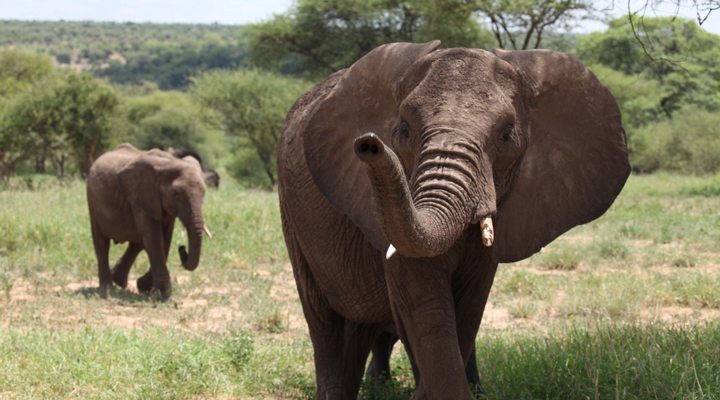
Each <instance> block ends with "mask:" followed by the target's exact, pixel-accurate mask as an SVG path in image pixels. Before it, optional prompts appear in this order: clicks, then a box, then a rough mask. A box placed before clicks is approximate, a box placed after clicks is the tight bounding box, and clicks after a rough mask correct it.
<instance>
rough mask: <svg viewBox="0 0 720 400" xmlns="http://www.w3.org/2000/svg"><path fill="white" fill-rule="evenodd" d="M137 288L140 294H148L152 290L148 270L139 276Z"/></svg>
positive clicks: (150, 275) (151, 280) (151, 281)
mask: <svg viewBox="0 0 720 400" xmlns="http://www.w3.org/2000/svg"><path fill="white" fill-rule="evenodd" d="M137 288H138V291H139V292H140V293H148V292H149V291H151V290H152V288H153V277H152V272H151V271H150V270H148V272H146V273H145V275H143V276H141V277H139V278H138V280H137Z"/></svg>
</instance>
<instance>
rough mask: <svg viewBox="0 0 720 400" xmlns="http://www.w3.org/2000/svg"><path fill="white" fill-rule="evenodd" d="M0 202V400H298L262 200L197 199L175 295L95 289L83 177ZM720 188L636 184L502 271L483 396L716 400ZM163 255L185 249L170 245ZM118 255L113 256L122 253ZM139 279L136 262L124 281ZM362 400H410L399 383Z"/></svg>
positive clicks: (305, 363) (286, 311)
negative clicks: (198, 246)
mask: <svg viewBox="0 0 720 400" xmlns="http://www.w3.org/2000/svg"><path fill="white" fill-rule="evenodd" d="M9 184H10V185H11V186H12V190H4V191H1V192H0V204H3V207H2V208H0V298H1V299H2V306H0V345H1V346H2V348H3V349H5V351H4V352H3V356H2V357H0V387H1V388H2V391H0V394H1V396H2V397H3V398H13V399H14V398H17V399H24V398H83V399H87V398H97V399H101V398H129V399H163V398H178V399H180V398H187V399H190V398H273V399H278V398H280V399H304V398H307V397H309V396H311V395H312V393H313V391H314V389H313V387H314V377H313V364H312V348H311V346H310V342H309V339H308V335H307V330H306V327H305V322H304V319H303V317H302V311H301V309H300V305H299V302H298V301H297V295H296V293H295V284H294V280H293V276H292V272H291V270H290V266H289V263H288V260H287V256H286V252H285V249H284V241H283V238H282V234H281V230H280V218H279V210H278V207H277V204H276V195H275V194H274V193H273V192H268V191H258V190H251V189H242V188H240V187H238V186H237V184H235V183H230V184H225V185H222V186H221V187H220V188H219V190H213V191H209V192H208V194H207V198H206V206H205V210H206V223H207V224H208V226H209V227H210V229H211V230H212V231H213V233H214V238H213V239H212V240H210V241H207V243H206V244H205V246H204V250H205V251H204V252H203V258H202V260H201V266H200V267H199V268H198V270H196V271H194V272H188V271H185V270H184V269H183V268H182V267H181V266H180V265H179V260H178V259H177V255H176V254H175V252H174V251H173V252H171V257H170V261H169V265H170V268H171V269H172V271H171V276H172V277H173V280H174V282H173V288H174V294H173V298H172V299H171V300H170V301H169V302H166V303H157V302H154V301H153V300H152V299H151V298H150V297H147V296H145V295H141V294H138V293H137V291H136V290H135V289H134V285H133V284H132V283H131V285H130V286H131V287H132V289H131V290H128V291H123V290H120V289H116V290H114V291H112V292H111V293H110V297H109V299H102V298H100V296H99V292H98V290H97V272H96V267H95V259H94V255H93V250H92V243H91V241H90V238H89V226H88V224H89V223H88V217H87V209H86V208H87V207H86V204H85V199H84V184H83V182H82V181H69V182H65V183H58V182H57V181H56V180H53V179H47V177H41V176H35V177H33V179H32V180H30V179H29V178H27V179H21V178H12V179H11V180H10V183H9ZM719 208H720V175H715V176H712V177H695V178H688V177H685V176H676V175H666V174H654V175H640V176H632V177H631V178H630V181H629V183H628V185H627V187H626V189H625V190H624V191H623V193H622V194H621V195H620V197H619V198H618V200H617V202H616V203H615V204H614V205H613V207H612V208H611V210H610V211H609V212H608V213H607V214H606V215H605V216H604V217H602V218H600V219H599V220H597V221H595V222H593V223H591V224H589V225H587V226H583V227H580V228H577V229H574V230H572V231H571V232H569V233H568V234H566V235H564V236H563V237H561V238H560V239H559V240H557V241H556V242H554V243H553V244H551V245H550V246H548V247H546V248H545V249H544V250H543V251H542V252H541V253H539V254H537V255H535V256H534V257H532V258H531V259H529V260H526V261H523V262H520V263H515V264H508V265H502V266H501V267H500V269H499V272H498V275H497V278H496V282H495V286H494V288H493V291H492V293H491V298H490V303H489V306H488V310H487V312H486V315H485V319H484V322H483V326H482V328H481V330H480V334H479V336H478V339H477V344H478V350H477V351H478V360H479V363H480V373H481V376H482V377H483V379H484V383H485V388H486V390H487V395H486V397H485V398H488V399H538V398H543V399H544V398H555V399H570V398H572V399H575V398H616V397H619V398H626V399H647V398H662V399H670V398H697V399H701V398H714V394H715V393H719V392H720V381H719V380H718V376H720V369H719V368H720V367H719V366H720V353H718V348H720V325H718V318H720V296H718V293H720V270H718V268H717V266H718V265H719V264H720V251H719V250H718V247H717V243H718V241H720V230H718V229H717V227H718V224H720V215H719V214H718V213H717V212H716V210H717V209H719ZM174 240H175V243H173V246H172V247H173V248H176V247H177V245H179V244H182V243H184V242H185V240H186V239H185V238H184V236H183V234H182V233H180V232H179V231H177V232H175V237H174ZM123 250H124V246H119V245H118V246H114V247H113V248H112V258H113V259H115V258H116V257H119V256H120V254H121V253H122V251H123ZM147 268H148V261H147V258H146V257H145V256H141V257H139V258H138V261H137V264H136V265H135V267H134V268H133V270H132V271H131V276H130V278H131V282H133V281H134V279H137V278H138V277H139V276H140V275H141V274H142V273H144V272H145V271H146V270H147ZM392 365H393V373H394V374H395V377H396V380H395V381H394V383H393V384H391V385H389V386H387V387H375V386H372V385H369V386H366V387H365V388H364V389H363V394H362V398H363V399H398V400H399V399H407V398H409V397H410V393H411V390H412V386H413V383H412V372H411V370H410V367H409V364H408V362H407V360H406V359H405V356H404V355H403V353H398V354H397V355H396V356H395V357H394V358H393V364H392Z"/></svg>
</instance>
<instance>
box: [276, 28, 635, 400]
mask: <svg viewBox="0 0 720 400" xmlns="http://www.w3.org/2000/svg"><path fill="white" fill-rule="evenodd" d="M438 45H439V42H431V43H426V44H410V43H394V44H389V45H384V46H380V47H378V48H376V49H374V50H373V51H371V52H370V53H368V54H367V55H365V56H364V57H363V58H361V59H360V60H358V61H357V62H356V63H355V64H353V65H352V66H351V67H350V68H348V69H345V70H342V71H338V72H336V73H335V74H333V75H331V76H330V77H328V79H326V80H325V81H323V82H321V83H319V84H318V85H317V86H315V88H313V89H312V90H310V91H309V92H308V93H306V94H305V95H304V96H302V97H301V98H300V99H299V100H298V101H297V102H296V104H295V105H294V106H293V108H292V109H291V110H290V112H289V113H288V116H287V119H286V125H285V129H284V131H283V134H282V137H281V140H280V143H279V148H278V175H279V181H278V182H279V196H280V208H281V215H282V221H283V231H284V233H285V240H286V244H287V247H288V253H289V255H290V259H291V262H292V266H293V272H294V275H295V280H296V283H297V288H298V293H299V295H300V300H301V302H302V305H303V311H304V314H305V318H306V320H307V324H308V328H309V332H310V337H311V340H312V343H313V348H314V359H315V372H316V383H317V398H318V399H323V400H325V399H354V398H356V397H357V393H358V390H359V386H360V382H361V379H362V375H363V369H364V366H365V362H366V359H367V356H368V353H369V352H370V349H371V347H372V346H373V344H374V343H376V340H377V338H378V337H379V335H380V334H381V333H382V332H387V326H388V325H389V324H392V325H393V326H394V330H395V331H396V332H397V334H398V336H399V337H400V339H401V340H402V342H403V344H404V346H405V349H406V351H407V352H408V354H409V355H410V358H411V359H412V360H413V361H414V362H415V364H416V367H417V375H416V380H417V389H416V393H415V397H416V398H417V399H470V391H469V388H468V384H467V379H466V376H465V371H464V369H465V365H466V364H467V362H468V360H469V359H470V357H471V352H472V349H473V347H474V340H475V336H476V334H477V331H478V328H479V325H480V321H481V318H482V314H483V310H484V308H485V303H486V301H487V299H488V295H489V292H490V288H491V286H492V283H493V278H494V276H495V271H496V268H497V265H498V263H499V262H513V261H517V260H521V259H524V258H527V257H529V256H530V255H532V254H533V253H535V252H537V251H539V250H540V249H541V248H542V247H543V246H545V245H547V244H548V243H550V242H551V241H552V240H553V239H555V238H556V237H557V236H559V235H561V234H562V233H563V232H565V231H567V230H568V229H570V228H572V227H573V226H576V225H579V224H583V223H586V222H588V221H591V220H593V219H595V218H597V217H599V216H600V215H602V214H603V213H604V212H605V211H606V210H607V208H608V207H609V206H610V205H611V204H612V202H613V200H614V199H615V197H616V196H617V194H618V193H619V192H620V190H621V189H622V187H623V185H624V183H625V180H626V179H627V176H628V174H629V172H630V168H629V165H628V160H627V147H626V138H625V132H624V130H623V128H622V124H621V120H620V113H619V110H618V107H617V104H616V102H615V100H614V98H613V97H612V95H611V94H610V92H609V91H608V90H607V88H605V87H604V86H603V85H602V84H601V83H600V82H598V80H597V79H596V78H595V76H594V75H593V74H592V73H591V72H590V71H589V70H588V69H587V68H585V66H583V65H582V64H581V63H580V62H579V61H578V60H576V59H575V58H573V57H572V56H569V55H566V54H562V53H557V52H551V51H544V50H538V51H501V50H499V51H495V52H488V51H484V50H477V49H444V50H438V49H437V47H438ZM486 217H490V218H492V220H493V222H494V226H495V234H494V243H492V246H490V247H486V246H484V245H483V244H482V239H481V232H480V227H479V224H478V222H479V221H481V220H482V219H484V218H486ZM391 243H392V244H393V245H394V247H395V248H396V249H397V253H396V254H395V255H394V256H393V257H392V258H390V259H389V260H386V259H385V252H386V249H387V248H388V246H389V245H390V244H391ZM479 356H480V357H482V355H479Z"/></svg>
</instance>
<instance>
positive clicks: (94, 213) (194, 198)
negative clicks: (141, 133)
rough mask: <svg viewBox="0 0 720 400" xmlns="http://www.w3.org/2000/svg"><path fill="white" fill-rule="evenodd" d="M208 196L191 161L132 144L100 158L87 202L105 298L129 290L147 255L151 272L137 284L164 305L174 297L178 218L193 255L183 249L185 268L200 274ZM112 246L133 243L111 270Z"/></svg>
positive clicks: (196, 165)
mask: <svg viewBox="0 0 720 400" xmlns="http://www.w3.org/2000/svg"><path fill="white" fill-rule="evenodd" d="M204 196H205V184H204V182H203V175H202V170H201V168H200V163H199V162H198V161H197V160H196V159H195V158H194V157H191V156H188V157H184V158H176V157H175V156H173V155H172V154H170V153H168V152H165V151H161V150H157V149H153V150H149V151H140V150H138V149H136V148H135V147H133V146H132V145H130V144H122V145H120V146H118V147H117V148H116V149H115V150H112V151H109V152H107V153H105V154H103V155H102V156H100V157H99V158H98V159H97V160H96V161H95V162H94V163H93V165H92V167H91V168H90V173H89V174H88V180H87V199H88V206H89V209H90V225H91V229H92V238H93V245H94V246H95V255H96V257H97V262H98V275H99V278H100V288H101V289H102V291H103V293H106V292H107V289H108V288H109V286H110V285H111V284H112V282H115V283H116V284H118V285H119V286H120V287H123V288H125V287H127V279H128V273H129V272H130V267H131V266H132V264H133V262H134V261H135V258H136V257H137V255H138V253H140V251H141V250H145V251H146V252H147V254H148V258H149V260H150V270H149V271H148V272H147V273H146V274H145V275H143V276H142V277H140V278H139V279H138V280H137V287H138V290H140V291H141V292H146V291H150V290H151V289H156V290H157V291H158V292H159V294H160V296H161V297H162V298H163V299H167V298H168V297H169V296H170V293H171V285H170V274H169V272H168V269H167V258H168V253H169V250H170V243H171V240H172V232H173V227H174V224H175V217H178V218H180V221H182V223H183V225H184V226H185V228H186V229H187V232H188V245H189V253H188V251H187V250H186V249H185V246H180V247H179V249H178V250H179V254H180V259H181V262H182V265H183V266H184V267H185V268H186V269H187V270H190V271H192V270H194V269H195V268H197V266H198V263H199V261H200V251H201V247H202V233H203V230H204V229H206V228H205V225H204V223H203V214H202V203H203V198H204ZM110 240H113V241H114V242H115V243H122V242H129V245H128V248H127V250H126V251H125V253H124V254H123V255H122V257H120V259H119V260H118V262H117V263H116V264H115V266H114V268H113V269H112V270H110V265H109V262H108V251H109V248H110Z"/></svg>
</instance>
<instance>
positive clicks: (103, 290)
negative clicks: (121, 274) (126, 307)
mask: <svg viewBox="0 0 720 400" xmlns="http://www.w3.org/2000/svg"><path fill="white" fill-rule="evenodd" d="M110 286H112V284H107V283H106V284H101V285H100V287H99V288H98V291H99V292H100V297H102V298H103V299H107V298H108V293H109V292H110Z"/></svg>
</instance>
